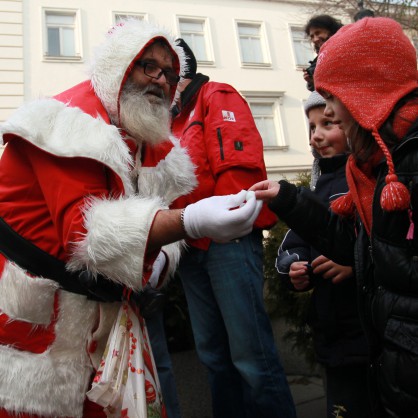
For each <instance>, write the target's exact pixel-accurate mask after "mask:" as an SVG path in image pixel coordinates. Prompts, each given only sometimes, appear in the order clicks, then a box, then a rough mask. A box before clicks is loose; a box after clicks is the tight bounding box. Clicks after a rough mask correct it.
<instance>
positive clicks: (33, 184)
mask: <svg viewBox="0 0 418 418" xmlns="http://www.w3.org/2000/svg"><path fill="white" fill-rule="evenodd" d="M183 62H184V57H183V55H182V51H181V50H179V49H178V47H177V46H176V45H175V43H174V40H173V39H172V38H171V36H169V35H168V34H167V33H165V32H164V31H162V30H161V29H159V28H157V27H154V26H152V25H150V24H149V23H146V22H139V21H133V20H132V21H126V22H124V24H121V25H118V26H116V27H114V28H112V30H111V31H109V33H108V34H107V36H106V39H105V41H104V42H103V44H102V45H101V46H100V47H99V48H98V49H97V51H96V54H95V59H94V62H93V64H92V66H91V76H90V79H89V80H87V81H85V82H83V83H81V84H79V85H77V86H75V87H73V88H71V89H69V90H67V91H65V92H64V93H61V94H59V95H57V96H55V97H53V98H48V99H40V100H37V101H34V102H31V103H28V104H25V105H24V106H22V107H21V108H20V109H18V110H17V112H16V113H15V114H14V115H13V116H12V117H11V118H10V119H9V120H8V121H7V122H6V123H5V124H3V125H2V127H1V134H2V138H3V143H4V144H7V146H6V148H5V151H4V154H3V156H2V159H1V164H0V224H1V231H0V252H1V255H0V417H11V416H19V417H28V416H32V417H33V416H45V417H82V416H85V417H92V416H103V411H102V408H101V407H99V406H98V405H96V404H94V403H92V402H90V401H87V400H86V392H87V391H88V390H89V388H90V385H91V381H92V378H93V375H94V371H95V370H96V369H97V367H98V364H99V361H100V359H101V356H102V354H103V349H104V346H105V344H106V341H107V338H108V335H109V331H110V328H111V326H112V324H113V321H114V319H115V315H116V313H117V311H118V309H119V307H120V302H118V300H120V299H121V295H122V293H123V294H124V295H125V296H126V297H128V296H129V295H130V294H131V293H135V292H136V293H138V292H140V291H141V289H142V288H143V287H144V286H145V285H146V284H147V282H148V280H149V278H150V275H151V271H152V267H153V264H154V261H155V260H156V258H157V257H158V256H159V255H160V257H159V259H161V254H164V257H163V260H165V263H164V262H163V265H164V268H163V269H162V272H161V275H160V277H159V284H161V283H162V281H163V279H164V278H165V277H166V276H167V275H168V274H169V273H170V272H171V271H173V269H174V268H175V266H176V263H177V261H178V258H179V255H180V245H178V244H172V243H175V242H176V241H178V240H181V239H183V238H186V237H187V236H188V235H190V236H201V237H204V236H207V237H210V238H212V239H215V240H220V241H226V240H229V239H233V238H235V237H238V236H242V235H245V234H248V233H249V231H251V229H252V223H253V222H254V220H255V218H256V217H257V215H258V212H259V210H260V208H261V206H260V202H256V201H255V198H254V195H253V194H251V193H247V192H245V191H242V192H241V193H238V194H236V195H229V196H215V197H212V198H209V199H204V200H201V201H199V202H197V203H195V204H193V205H189V206H188V207H187V208H186V209H176V210H168V205H169V204H170V203H171V202H172V201H173V200H174V199H175V198H177V197H178V196H180V195H182V194H185V193H188V192H190V191H191V190H192V189H193V187H194V186H195V184H196V179H195V177H194V175H193V166H192V164H191V162H190V160H189V157H188V155H187V153H186V151H185V150H183V149H182V148H181V147H180V146H179V144H178V143H177V141H176V139H175V138H170V135H169V112H168V107H169V103H170V102H171V100H172V98H173V95H174V92H175V89H176V84H177V82H178V79H179V74H181V72H182V71H184V68H182V67H183ZM164 141H166V146H161V143H162V142H164ZM157 144H159V146H158V147H156V148H154V147H153V146H154V145H157ZM157 148H158V152H157ZM162 150H164V152H162ZM230 209H234V210H230ZM163 246H164V247H163ZM162 247H163V248H162ZM161 251H162V252H161ZM43 260H48V261H47V262H44V261H43ZM50 260H52V261H51V262H50ZM55 261H56V262H55ZM62 266H64V267H63V268H62ZM67 276H68V277H67ZM86 277H87V279H86ZM121 289H122V291H121ZM103 300H106V301H107V302H102V301H103ZM109 300H110V301H112V300H113V301H116V302H113V303H110V302H109ZM139 309H141V306H140V308H139Z"/></svg>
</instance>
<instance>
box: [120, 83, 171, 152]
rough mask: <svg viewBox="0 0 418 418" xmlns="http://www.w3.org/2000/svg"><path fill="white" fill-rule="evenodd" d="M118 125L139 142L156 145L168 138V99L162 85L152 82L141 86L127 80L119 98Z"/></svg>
mask: <svg viewBox="0 0 418 418" xmlns="http://www.w3.org/2000/svg"><path fill="white" fill-rule="evenodd" d="M149 92H152V93H155V95H150V94H149ZM120 125H121V128H122V129H124V130H126V132H128V133H129V134H130V135H131V136H132V137H133V138H134V139H136V140H138V141H143V142H146V143H148V144H151V145H156V144H159V143H160V142H163V141H165V140H167V138H168V137H169V135H170V112H169V101H168V98H166V97H165V95H164V93H163V91H162V90H161V88H159V87H157V86H155V85H152V84H151V85H148V86H147V87H145V88H140V87H138V86H137V85H136V84H135V83H133V82H132V81H131V80H128V81H127V82H126V84H125V85H124V87H123V90H122V94H121V97H120Z"/></svg>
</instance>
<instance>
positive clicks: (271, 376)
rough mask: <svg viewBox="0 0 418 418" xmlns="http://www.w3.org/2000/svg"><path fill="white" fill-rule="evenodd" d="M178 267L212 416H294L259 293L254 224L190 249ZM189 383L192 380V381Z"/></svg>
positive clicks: (259, 245)
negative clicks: (220, 240) (238, 234)
mask: <svg viewBox="0 0 418 418" xmlns="http://www.w3.org/2000/svg"><path fill="white" fill-rule="evenodd" d="M178 271H179V274H180V277H181V280H182V283H183V287H184V291H185V294H186V298H187V303H188V307H189V312H190V319H191V323H192V328H193V334H194V339H195V343H196V350H197V354H198V356H199V358H200V361H201V362H202V363H203V364H204V365H205V366H206V367H207V369H208V372H209V384H210V389H211V393H212V409H213V416H214V418H223V417H225V418H235V417H236V418H244V417H248V418H294V417H295V416H296V412H295V407H294V403H293V399H292V395H291V393H290V390H289V386H288V383H287V380H286V376H285V374H284V371H283V367H282V365H281V363H280V360H279V356H278V353H277V349H276V346H275V343H274V337H273V332H272V329H271V324H270V320H269V318H268V316H267V313H266V311H265V308H264V300H263V282H264V279H263V248H262V235H261V231H254V232H252V233H251V234H249V235H247V236H245V237H244V238H241V239H238V240H234V241H231V242H229V243H226V244H217V243H214V242H212V243H211V246H210V248H209V249H208V251H203V250H199V249H197V248H189V249H188V250H187V252H186V253H185V254H184V255H183V256H182V259H181V261H180V266H179V270H178ZM191 384H192V382H191Z"/></svg>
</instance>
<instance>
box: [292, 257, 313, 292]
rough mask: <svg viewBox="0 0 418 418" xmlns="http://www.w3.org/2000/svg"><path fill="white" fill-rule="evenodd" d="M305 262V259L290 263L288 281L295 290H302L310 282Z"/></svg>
mask: <svg viewBox="0 0 418 418" xmlns="http://www.w3.org/2000/svg"><path fill="white" fill-rule="evenodd" d="M306 264H308V262H307V261H295V262H294V263H292V264H291V265H290V270H289V277H290V282H291V283H292V285H293V287H294V288H295V289H296V290H304V289H306V288H307V287H308V286H309V284H310V282H309V276H308V268H307V267H306Z"/></svg>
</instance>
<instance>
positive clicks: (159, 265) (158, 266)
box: [148, 251, 167, 289]
mask: <svg viewBox="0 0 418 418" xmlns="http://www.w3.org/2000/svg"><path fill="white" fill-rule="evenodd" d="M166 261H167V257H166V256H165V254H164V252H163V251H160V252H159V254H158V255H157V258H156V259H155V261H154V264H153V265H152V273H151V276H150V278H149V280H148V284H149V285H150V286H151V287H152V288H153V289H155V288H156V287H157V285H158V281H159V279H160V276H161V272H162V271H163V270H164V267H165V263H166Z"/></svg>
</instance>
